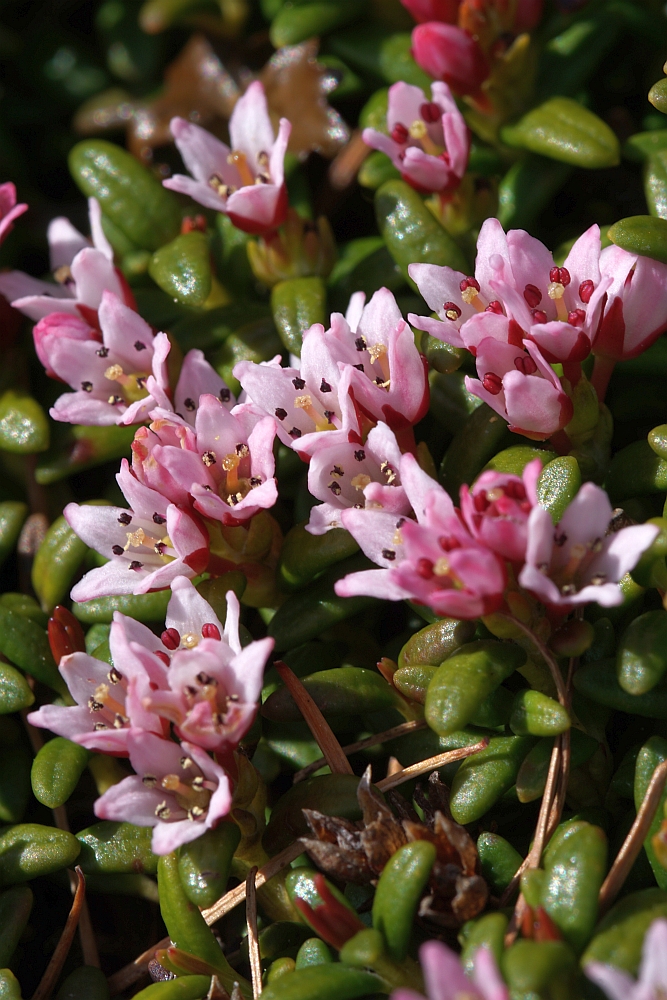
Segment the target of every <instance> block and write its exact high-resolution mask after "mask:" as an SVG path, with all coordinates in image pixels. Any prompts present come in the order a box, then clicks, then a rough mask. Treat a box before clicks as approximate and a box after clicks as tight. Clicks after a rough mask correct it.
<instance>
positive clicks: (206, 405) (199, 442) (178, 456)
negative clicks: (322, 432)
mask: <svg viewBox="0 0 667 1000" xmlns="http://www.w3.org/2000/svg"><path fill="white" fill-rule="evenodd" d="M151 419H152V422H151V424H150V426H149V427H141V428H140V429H139V430H138V431H137V433H136V435H135V438H134V441H133V443H132V469H133V471H134V474H135V475H136V477H137V479H138V480H139V481H140V482H142V483H144V484H145V485H146V486H148V487H150V488H151V489H153V490H155V491H157V492H158V493H160V494H161V495H162V496H163V497H165V498H166V499H167V500H168V501H170V502H171V503H176V504H181V505H188V506H194V508H195V510H197V511H198V512H199V513H200V514H203V515H204V516H205V517H207V518H211V519H212V520H214V521H222V523H223V524H238V523H239V522H241V521H246V520H248V518H251V517H253V515H254V514H256V513H257V512H258V511H259V510H262V509H266V508H268V507H272V506H273V505H274V504H275V502H276V500H277V498H278V491H277V487H276V480H275V477H274V473H275V460H274V456H273V439H274V437H275V434H276V422H275V420H274V419H273V418H271V417H267V416H264V414H263V413H262V411H261V410H259V411H258V410H257V408H256V407H254V406H253V405H252V404H247V403H246V404H242V405H241V406H236V407H234V409H233V410H232V411H231V412H230V411H229V410H228V409H227V408H226V407H225V406H224V405H223V403H222V402H221V401H220V399H219V398H218V397H217V396H213V395H209V394H205V395H203V396H201V397H200V399H199V406H198V410H197V413H196V417H195V425H194V429H193V428H192V427H190V426H189V425H188V424H187V423H186V422H185V420H183V419H182V418H179V417H178V416H177V415H176V414H174V413H170V412H168V411H166V410H160V409H157V410H153V411H152V413H151Z"/></svg>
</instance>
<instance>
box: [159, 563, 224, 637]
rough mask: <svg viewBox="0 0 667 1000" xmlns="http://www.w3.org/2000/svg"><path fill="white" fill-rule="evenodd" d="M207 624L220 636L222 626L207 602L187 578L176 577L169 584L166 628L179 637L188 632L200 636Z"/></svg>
mask: <svg viewBox="0 0 667 1000" xmlns="http://www.w3.org/2000/svg"><path fill="white" fill-rule="evenodd" d="M207 623H211V624H213V625H215V626H217V628H218V629H219V630H220V634H221V635H222V631H223V627H222V624H221V622H220V620H219V619H218V617H217V615H216V614H215V612H214V610H213V608H212V607H211V605H210V604H209V603H208V601H206V600H204V598H203V597H202V596H201V594H200V593H199V591H198V590H197V588H196V587H195V586H194V585H193V584H192V583H191V582H190V580H188V579H187V577H185V576H177V577H176V578H175V579H174V580H173V582H172V584H171V597H170V599H169V605H168V607H167V618H166V627H167V628H175V629H176V631H177V632H179V633H180V634H181V635H185V634H186V633H188V632H192V633H194V635H201V630H202V626H203V625H206V624H207Z"/></svg>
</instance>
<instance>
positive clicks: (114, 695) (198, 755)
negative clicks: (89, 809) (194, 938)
mask: <svg viewBox="0 0 667 1000" xmlns="http://www.w3.org/2000/svg"><path fill="white" fill-rule="evenodd" d="M171 591H172V596H171V599H170V601H169V607H168V609H167V619H166V627H165V629H164V631H163V632H162V635H161V636H157V635H155V634H154V633H153V632H151V630H150V629H149V628H148V627H147V626H145V625H142V624H141V623H140V622H137V621H134V620H133V619H132V618H128V617H126V616H125V615H122V614H120V612H115V614H114V619H113V624H112V625H111V631H110V633H109V648H110V653H111V659H112V663H113V666H111V667H110V666H109V664H108V663H106V662H103V661H102V660H99V659H96V658H95V657H94V656H89V655H88V654H87V653H85V652H83V651H75V652H73V653H70V654H69V655H67V656H64V657H63V658H62V660H61V661H60V672H61V674H62V676H63V678H64V680H65V681H66V683H67V686H68V688H69V690H70V693H71V694H72V697H73V698H74V699H75V701H76V705H74V706H72V707H61V706H58V705H44V706H43V707H42V708H40V709H39V711H37V712H33V713H31V715H30V716H29V717H28V718H29V721H30V722H31V723H32V725H34V726H41V727H43V728H46V729H50V730H51V732H54V733H57V734H58V735H59V736H65V737H67V739H70V740H74V741H75V742H76V743H80V744H81V745H82V746H84V747H87V748H88V749H90V750H97V751H100V752H102V753H110V754H115V755H116V756H122V757H129V760H130V763H131V764H132V767H133V768H134V770H135V772H136V774H135V775H132V776H130V777H127V778H124V779H123V780H122V781H120V782H119V783H118V784H116V785H113V786H112V787H111V788H109V790H108V791H107V792H105V794H104V795H102V796H101V798H99V799H98V800H97V802H96V803H95V813H96V815H97V816H99V817H100V818H101V819H112V820H124V821H127V822H131V823H135V824H137V825H139V826H151V827H153V828H154V830H153V851H154V852H155V853H156V854H168V853H169V852H170V851H173V850H175V849H176V848H177V847H179V846H180V845H181V844H186V843H188V842H189V841H191V840H194V839H196V838H197V837H199V836H201V834H202V833H203V832H204V831H205V830H207V829H210V828H211V827H214V826H215V825H216V824H217V823H218V822H219V821H220V820H221V819H222V818H223V817H224V816H226V815H227V814H228V813H229V811H230V808H231V804H232V798H233V792H234V782H235V778H236V775H235V764H234V757H233V751H234V749H235V748H236V747H237V745H238V743H239V741H240V740H241V739H242V738H243V736H244V735H245V733H246V732H247V731H248V729H249V728H250V726H251V725H252V722H253V720H254V718H255V713H256V711H257V699H258V696H259V692H260V690H261V686H262V675H263V672H264V664H265V663H266V660H267V658H268V656H269V654H270V652H271V649H272V648H273V640H272V639H260V640H258V641H256V642H251V643H250V644H249V645H247V646H246V647H245V648H244V649H242V648H241V643H240V640H239V603H238V600H237V598H236V597H235V595H234V593H233V592H232V591H229V593H228V594H227V614H226V620H225V623H224V626H223V625H222V624H221V622H220V621H219V619H218V617H217V615H216V614H215V612H214V611H213V608H212V607H211V606H210V605H209V604H208V603H207V602H206V601H205V600H204V599H203V597H201V596H200V594H199V593H198V592H197V590H196V589H195V588H194V587H193V585H192V583H191V582H190V581H189V580H187V579H186V578H185V577H184V576H176V577H174V578H173V579H172V580H171ZM172 727H173V737H175V739H174V738H172ZM210 753H212V754H213V757H211V756H210Z"/></svg>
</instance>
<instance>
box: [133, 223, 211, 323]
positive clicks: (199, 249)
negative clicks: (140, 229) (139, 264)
mask: <svg viewBox="0 0 667 1000" xmlns="http://www.w3.org/2000/svg"><path fill="white" fill-rule="evenodd" d="M148 273H149V274H150V276H151V278H152V279H153V281H154V282H155V283H156V285H159V286H160V288H161V289H162V291H163V292H166V293H167V295H171V296H172V298H174V299H177V300H178V301H179V302H181V303H183V305H185V306H203V304H204V303H205V302H206V299H207V298H208V297H209V295H210V293H211V257H210V253H209V246H208V237H207V236H206V233H200V232H198V231H197V230H193V231H192V232H191V233H182V234H181V235H180V236H177V237H176V239H175V240H172V241H171V243H166V244H165V245H164V246H163V247H160V249H159V250H157V251H156V252H155V253H154V254H153V257H152V259H151V262H150V264H149V265H148Z"/></svg>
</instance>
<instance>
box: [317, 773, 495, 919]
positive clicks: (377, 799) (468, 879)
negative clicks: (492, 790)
mask: <svg viewBox="0 0 667 1000" xmlns="http://www.w3.org/2000/svg"><path fill="white" fill-rule="evenodd" d="M357 797H358V800H359V805H360V807H361V811H362V817H363V818H362V820H361V822H358V823H353V822H351V821H350V820H348V819H343V818H341V817H336V816H325V815H324V814H323V813H320V812H317V811H316V810H314V809H304V810H303V812H304V816H305V818H306V821H307V823H308V826H309V827H310V829H311V831H312V834H313V836H312V837H302V838H301V843H302V844H303V847H304V848H305V850H306V851H307V852H308V854H309V855H310V857H311V858H312V860H313V862H314V863H315V864H316V865H317V867H318V868H320V869H321V870H322V871H323V872H325V873H326V874H327V875H330V876H331V877H332V878H334V879H337V880H339V881H341V882H353V883H355V884H357V885H369V884H371V885H375V884H377V880H378V876H379V875H380V873H381V872H382V869H383V868H384V866H385V865H386V864H387V862H388V861H389V859H390V858H391V857H392V855H393V854H394V853H395V852H396V851H397V850H398V849H399V847H402V846H403V845H404V844H407V843H409V842H410V841H414V840H430V841H431V843H433V844H434V845H435V848H436V851H437V858H436V862H435V865H434V867H433V870H432V872H431V876H430V879H429V883H428V886H427V889H426V891H425V893H424V896H423V897H422V900H421V902H420V906H419V916H420V917H421V918H422V919H424V920H425V921H427V922H429V923H432V924H436V925H437V926H439V927H446V928H456V927H460V926H461V924H463V923H465V921H466V920H471V919H472V918H473V917H476V916H477V915H478V914H479V913H481V912H482V910H483V909H484V907H485V906H486V903H487V900H488V896H489V890H488V886H487V884H486V882H485V881H484V879H483V878H482V877H481V875H480V865H479V858H478V855H477V848H476V846H475V842H474V841H473V839H472V837H471V836H470V834H469V833H468V831H467V830H466V829H465V828H464V827H462V826H459V824H458V823H455V822H454V820H453V819H452V818H451V816H450V814H449V794H448V790H447V787H446V786H445V785H444V784H443V783H442V782H441V781H440V778H439V776H438V774H437V772H434V773H433V774H432V775H431V776H430V778H429V781H428V786H427V792H426V793H425V792H424V790H423V789H422V788H421V786H418V788H417V792H416V793H415V801H416V802H417V804H418V805H419V807H420V809H421V810H422V812H423V814H424V821H423V822H421V821H420V820H419V818H418V816H417V814H416V812H415V811H414V810H413V809H412V808H411V806H409V805H408V803H407V802H406V801H405V799H403V798H402V797H401V796H400V795H398V794H397V793H395V792H394V793H391V795H390V798H391V801H392V804H393V805H394V807H395V809H396V812H397V813H398V814H399V818H397V817H396V816H395V815H394V812H392V810H391V809H390V808H389V806H388V805H387V804H386V802H385V801H384V799H383V797H382V796H381V795H380V793H379V792H378V791H377V789H376V788H375V787H374V785H373V784H372V782H371V769H370V767H369V768H367V770H366V772H365V774H364V776H363V778H362V779H361V781H360V782H359V788H358V791H357Z"/></svg>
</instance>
